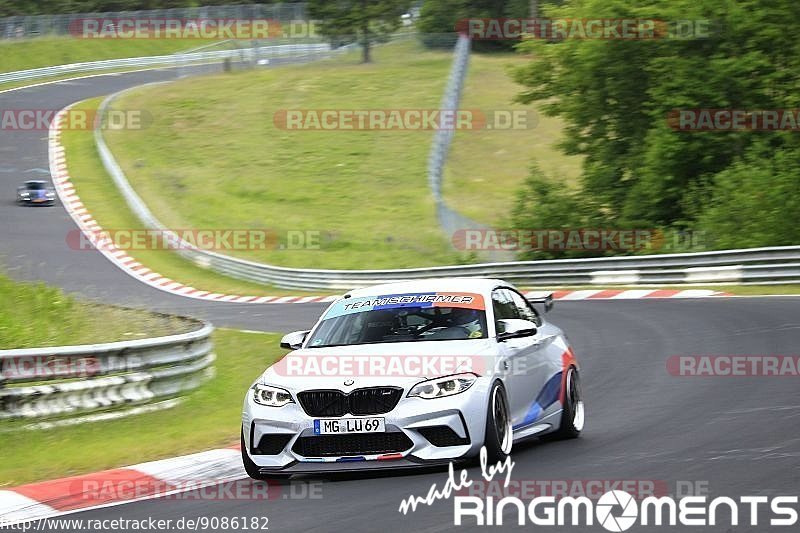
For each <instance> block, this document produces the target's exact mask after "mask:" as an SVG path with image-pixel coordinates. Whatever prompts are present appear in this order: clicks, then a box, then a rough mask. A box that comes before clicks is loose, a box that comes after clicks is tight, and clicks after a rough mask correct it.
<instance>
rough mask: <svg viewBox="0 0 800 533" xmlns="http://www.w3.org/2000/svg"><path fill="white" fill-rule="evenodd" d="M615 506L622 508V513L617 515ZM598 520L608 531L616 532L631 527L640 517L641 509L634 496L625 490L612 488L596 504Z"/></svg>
mask: <svg viewBox="0 0 800 533" xmlns="http://www.w3.org/2000/svg"><path fill="white" fill-rule="evenodd" d="M615 507H620V508H622V513H621V514H620V515H619V516H615V515H614V514H613V513H612V511H613V510H614V508H615ZM595 514H596V515H597V521H598V522H600V525H602V526H603V527H604V528H606V529H607V530H608V531H614V532H616V533H618V532H620V531H625V530H627V529H630V528H631V526H633V524H634V523H636V519H637V518H639V509H638V507H637V506H636V500H634V498H633V496H631V495H630V494H629V493H627V492H625V491H624V490H610V491H608V492H606V493H605V494H603V495H602V496H601V497H600V499H599V500H597V505H596V506H595Z"/></svg>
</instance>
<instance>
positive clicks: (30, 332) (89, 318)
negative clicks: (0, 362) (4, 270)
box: [0, 275, 190, 349]
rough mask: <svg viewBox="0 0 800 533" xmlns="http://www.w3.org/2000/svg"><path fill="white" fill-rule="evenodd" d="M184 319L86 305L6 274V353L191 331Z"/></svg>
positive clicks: (2, 319)
mask: <svg viewBox="0 0 800 533" xmlns="http://www.w3.org/2000/svg"><path fill="white" fill-rule="evenodd" d="M189 329H190V328H189V327H188V325H187V323H186V322H185V321H183V320H180V319H176V318H172V317H168V316H164V315H158V314H153V313H149V312H147V311H140V310H134V309H124V308H118V307H110V306H103V305H98V304H93V303H86V302H81V301H78V300H76V299H75V298H73V297H71V296H68V295H65V294H64V293H63V292H62V291H61V290H59V289H56V288H53V287H48V286H47V285H44V284H43V283H24V282H17V281H12V280H10V279H9V278H7V277H5V276H2V275H0V349H15V348H39V347H45V346H64V345H71V344H95V343H101V342H114V341H125V340H133V339H139V338H145V337H157V336H162V335H171V334H175V333H183V332H185V331H189Z"/></svg>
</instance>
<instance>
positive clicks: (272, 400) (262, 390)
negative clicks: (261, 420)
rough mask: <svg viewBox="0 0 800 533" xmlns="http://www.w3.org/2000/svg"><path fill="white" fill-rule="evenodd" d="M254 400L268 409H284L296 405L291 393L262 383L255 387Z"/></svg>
mask: <svg viewBox="0 0 800 533" xmlns="http://www.w3.org/2000/svg"><path fill="white" fill-rule="evenodd" d="M253 400H254V401H255V402H256V403H257V404H259V405H266V406H268V407H283V406H284V405H286V404H289V403H294V400H293V399H292V395H291V394H290V393H289V391H287V390H285V389H281V388H279V387H272V386H270V385H262V384H260V383H256V384H255V385H253Z"/></svg>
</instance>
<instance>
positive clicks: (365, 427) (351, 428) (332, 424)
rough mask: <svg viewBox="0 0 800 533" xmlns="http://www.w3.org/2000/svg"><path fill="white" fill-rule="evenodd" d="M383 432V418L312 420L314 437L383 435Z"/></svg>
mask: <svg viewBox="0 0 800 533" xmlns="http://www.w3.org/2000/svg"><path fill="white" fill-rule="evenodd" d="M385 431H386V422H385V421H384V419H383V418H321V419H317V420H314V433H315V434H316V435H337V434H340V433H384V432H385Z"/></svg>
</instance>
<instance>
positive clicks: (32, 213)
mask: <svg viewBox="0 0 800 533" xmlns="http://www.w3.org/2000/svg"><path fill="white" fill-rule="evenodd" d="M277 62H278V60H276V61H274V62H273V63H277ZM198 68H207V67H198ZM186 72H187V69H186V68H184V69H183V70H182V73H186ZM175 78H176V71H175V70H172V69H164V70H154V71H142V72H134V73H128V74H112V75H104V76H96V77H89V78H84V79H77V80H73V81H64V82H59V83H55V84H48V85H41V86H39V87H31V88H27V89H21V90H16V91H11V92H5V93H2V92H0V109H13V110H28V109H39V110H53V111H54V112H57V111H59V110H60V109H62V108H64V107H66V106H67V105H69V104H72V103H74V102H78V101H81V100H86V99H88V98H94V97H97V96H104V95H108V94H112V93H114V92H116V91H120V90H122V89H125V88H127V87H133V86H136V85H141V84H144V83H149V82H155V81H163V80H171V79H175ZM47 148H48V147H47V131H18V130H9V129H2V128H0V228H2V236H1V237H0V265H3V266H5V268H6V270H7V272H8V273H9V275H11V276H12V277H14V278H17V279H30V280H43V281H45V282H47V283H49V284H52V285H57V286H60V287H62V288H64V289H65V290H67V291H68V292H71V293H77V294H81V295H83V296H86V297H89V298H92V299H96V300H100V301H104V302H109V303H114V304H119V305H127V306H132V307H147V308H150V309H155V310H159V311H164V312H174V313H178V314H188V315H193V316H198V317H202V318H208V319H211V320H212V321H213V322H214V324H216V325H219V326H236V327H241V328H247V329H257V330H267V331H283V330H286V329H289V328H291V327H293V326H297V325H298V324H299V325H300V326H304V325H311V324H313V322H314V318H313V317H314V313H315V312H317V310H318V309H320V308H321V306H319V305H311V306H303V305H302V304H296V305H293V306H282V307H281V308H280V310H279V309H277V308H272V309H270V307H269V306H268V305H249V306H248V305H246V304H245V305H243V304H226V303H224V302H219V303H215V302H206V301H201V300H193V299H189V298H184V297H179V296H174V295H172V294H169V293H166V292H164V291H160V290H158V289H154V288H152V287H149V286H145V285H144V284H142V283H141V282H139V281H137V280H136V279H134V278H132V277H131V276H129V275H128V274H126V273H124V272H122V271H121V270H120V269H118V268H117V267H116V266H114V265H113V264H112V263H111V262H110V261H108V260H107V259H106V258H105V257H103V255H102V254H100V253H98V252H96V251H94V250H91V251H86V250H72V249H70V247H69V246H68V245H67V235H68V234H69V232H70V231H75V230H77V226H76V225H75V223H74V222H73V221H72V220H71V219H70V217H69V215H68V214H67V212H66V211H65V210H64V209H63V208H62V207H61V206H60V205H59V204H58V202H57V203H56V207H52V208H48V207H19V206H17V205H16V204H15V195H16V188H17V186H19V185H20V184H21V183H22V182H23V181H25V180H28V179H36V178H40V179H41V178H44V179H49V160H48V151H47ZM309 307H311V310H309Z"/></svg>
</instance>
